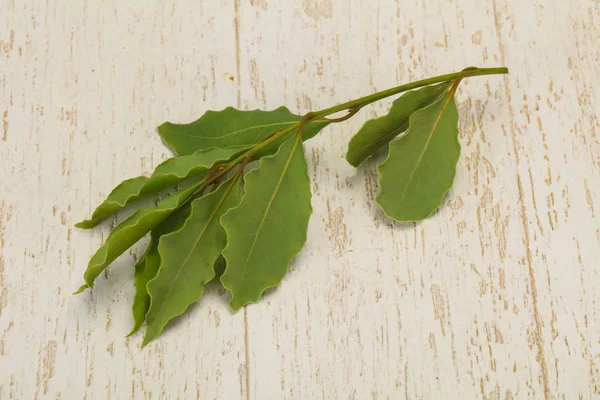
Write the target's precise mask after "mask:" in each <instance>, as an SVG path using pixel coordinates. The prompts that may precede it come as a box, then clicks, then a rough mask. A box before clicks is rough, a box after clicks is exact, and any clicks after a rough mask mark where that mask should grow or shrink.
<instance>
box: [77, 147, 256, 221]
mask: <svg viewBox="0 0 600 400" xmlns="http://www.w3.org/2000/svg"><path fill="white" fill-rule="evenodd" d="M250 147H251V146H249V145H245V146H230V147H226V148H210V149H205V150H199V151H196V152H194V153H192V154H189V155H185V156H181V157H173V158H170V159H168V160H166V161H164V162H163V163H161V164H160V165H159V166H158V167H156V169H155V170H154V173H153V174H152V176H150V177H145V176H140V177H137V178H132V179H128V180H126V181H123V182H122V183H121V184H120V185H118V186H117V187H116V188H115V189H114V190H113V191H112V192H111V193H110V194H109V195H108V197H107V198H106V200H104V202H103V203H102V204H100V205H99V206H98V208H96V210H95V211H94V213H93V215H92V217H91V218H90V219H88V220H85V221H81V222H79V223H77V224H76V225H75V226H76V227H78V228H83V229H90V228H93V227H94V226H96V225H97V224H98V223H99V222H101V221H102V220H103V219H105V218H106V217H108V216H110V215H111V214H113V213H115V212H117V211H119V210H121V209H123V208H124V207H125V206H127V205H128V204H131V203H133V202H135V201H137V200H140V199H142V198H144V197H146V196H150V195H154V194H157V193H159V192H161V191H163V190H165V189H168V188H170V187H173V186H175V185H177V184H180V183H182V182H185V181H186V180H188V179H190V178H192V177H194V176H201V175H202V174H204V173H206V172H207V171H209V170H210V168H212V167H213V166H214V165H215V164H217V163H220V162H224V161H228V160H229V159H230V158H231V157H233V156H234V155H236V154H239V153H241V152H242V151H244V150H247V149H249V148H250Z"/></svg>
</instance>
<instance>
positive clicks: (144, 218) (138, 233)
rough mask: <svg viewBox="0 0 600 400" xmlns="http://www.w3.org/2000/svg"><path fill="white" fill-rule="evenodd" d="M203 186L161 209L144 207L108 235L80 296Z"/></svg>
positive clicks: (167, 200) (165, 202)
mask: <svg viewBox="0 0 600 400" xmlns="http://www.w3.org/2000/svg"><path fill="white" fill-rule="evenodd" d="M200 186H201V184H200V183H198V184H194V185H192V186H189V187H188V188H186V189H183V190H181V191H179V192H176V193H173V194H172V195H170V196H169V197H167V198H165V199H164V200H162V201H161V202H160V203H159V204H158V205H157V206H155V207H145V208H141V209H139V210H137V211H136V212H135V213H134V214H132V215H131V216H130V217H129V218H127V219H126V220H125V221H123V222H121V223H120V224H119V225H118V226H117V227H116V228H115V229H114V230H113V231H112V232H111V233H110V235H108V238H107V239H106V241H105V242H104V244H103V245H102V247H100V248H99V249H98V251H96V253H95V254H94V255H93V256H92V258H91V260H90V262H89V264H88V267H87V269H86V271H85V273H84V275H83V278H84V280H85V284H84V285H83V286H81V288H79V290H78V291H77V292H76V293H81V292H83V291H84V290H85V289H86V288H92V287H93V286H94V280H96V278H97V277H98V275H100V274H101V273H102V271H104V270H105V269H106V267H108V266H109V265H110V264H111V263H112V262H113V261H114V260H115V259H116V258H117V257H119V256H120V255H121V254H123V253H124V252H125V250H127V249H128V248H130V247H131V246H133V245H134V244H135V243H136V242H137V241H138V240H140V239H141V238H142V237H144V236H145V235H146V234H147V233H148V232H150V231H151V230H152V229H154V228H155V227H156V226H158V224H160V223H161V222H162V221H164V220H165V219H166V218H167V217H168V216H169V215H171V213H173V211H175V210H176V209H177V208H179V207H180V206H181V205H183V204H184V203H185V202H186V201H187V200H188V199H189V198H190V197H191V196H192V195H193V194H194V192H195V191H196V190H198V188H199V187H200Z"/></svg>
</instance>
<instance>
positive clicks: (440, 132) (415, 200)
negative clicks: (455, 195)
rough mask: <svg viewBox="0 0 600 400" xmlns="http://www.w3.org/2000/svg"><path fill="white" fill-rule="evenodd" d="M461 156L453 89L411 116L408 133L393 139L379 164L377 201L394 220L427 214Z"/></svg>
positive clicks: (446, 186) (438, 200) (439, 198)
mask: <svg viewBox="0 0 600 400" xmlns="http://www.w3.org/2000/svg"><path fill="white" fill-rule="evenodd" d="M459 157H460V144H459V142H458V112H457V110H456V104H455V102H454V96H453V94H452V93H447V94H446V95H444V96H442V97H441V98H440V99H439V100H437V101H436V102H434V103H433V104H431V105H430V106H428V107H425V108H423V109H421V110H418V111H416V112H415V113H414V114H412V115H411V116H410V122H409V128H408V131H407V132H406V134H405V135H403V136H401V137H399V138H397V139H394V140H393V141H392V142H391V143H390V150H389V154H388V157H387V158H386V160H385V161H384V162H383V163H382V164H381V165H379V166H378V167H377V171H378V173H379V186H380V192H379V195H378V196H377V203H378V204H379V206H380V207H381V209H382V210H383V212H384V213H385V214H386V215H387V216H388V217H390V218H392V219H394V220H396V221H420V220H423V219H425V218H427V217H429V216H430V215H431V214H432V213H433V212H434V211H435V210H436V209H438V208H439V206H440V205H441V203H442V200H443V198H444V196H445V194H446V193H447V192H448V190H450V188H451V187H452V182H453V180H454V175H455V174H456V163H457V162H458V159H459Z"/></svg>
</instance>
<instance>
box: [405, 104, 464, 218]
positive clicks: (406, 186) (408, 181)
mask: <svg viewBox="0 0 600 400" xmlns="http://www.w3.org/2000/svg"><path fill="white" fill-rule="evenodd" d="M452 97H453V96H452V94H448V98H447V100H446V102H445V103H444V105H443V106H442V109H441V110H440V113H439V114H438V116H437V118H436V120H435V122H434V123H433V126H432V128H431V131H430V133H429V137H428V138H427V142H425V146H424V147H423V151H422V152H421V154H420V155H419V159H418V160H417V162H416V163H415V167H414V168H413V170H412V171H411V173H410V175H409V177H408V180H407V182H406V185H405V186H404V191H403V193H402V197H400V200H399V201H398V205H399V206H398V207H400V206H401V205H402V202H403V201H404V199H405V198H406V194H407V193H408V190H407V189H408V187H409V186H410V184H411V183H412V180H413V179H414V177H415V173H416V172H417V169H419V166H420V164H421V161H422V160H423V156H424V155H425V153H426V152H427V150H428V149H429V144H430V143H431V139H432V138H433V133H434V132H435V131H436V129H437V127H438V125H439V123H440V121H441V120H442V116H443V115H444V113H445V112H446V109H447V108H448V104H450V101H451V100H452Z"/></svg>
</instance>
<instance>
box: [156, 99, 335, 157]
mask: <svg viewBox="0 0 600 400" xmlns="http://www.w3.org/2000/svg"><path fill="white" fill-rule="evenodd" d="M301 119H302V117H301V116H300V115H296V114H292V113H291V112H290V111H289V110H288V109H287V108H286V107H279V108H277V109H275V110H271V111H262V110H252V111H242V110H237V109H235V108H232V107H228V108H225V109H224V110H221V111H207V112H206V113H205V114H204V115H203V116H202V117H200V118H199V119H197V120H196V121H194V122H192V123H189V124H173V123H170V122H165V123H164V124H162V125H161V126H159V127H158V133H159V134H160V136H161V137H162V138H163V140H164V141H165V143H166V144H167V145H169V147H171V148H172V149H173V151H175V153H177V154H180V155H185V154H190V153H192V152H194V151H197V150H201V149H207V148H211V147H221V148H224V147H228V146H244V145H253V144H256V143H258V142H260V141H261V140H262V139H264V138H265V137H266V136H268V135H269V134H271V133H273V132H275V131H278V130H282V129H286V128H290V127H292V126H294V125H295V124H297V123H298V122H300V120H301ZM328 124H329V122H327V121H325V120H322V121H315V122H311V123H309V124H307V125H306V126H305V127H304V131H303V140H308V139H310V138H312V137H313V136H315V135H316V134H317V133H318V132H319V131H320V130H321V129H323V128H324V127H325V126H327V125H328ZM283 141H285V139H283V138H282V139H280V140H277V141H275V142H273V143H272V144H270V145H269V146H267V147H266V148H265V149H263V150H261V151H260V152H259V153H257V154H256V156H257V157H261V156H264V155H268V154H273V153H274V152H275V151H277V149H278V148H279V146H280V145H281V143H283Z"/></svg>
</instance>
